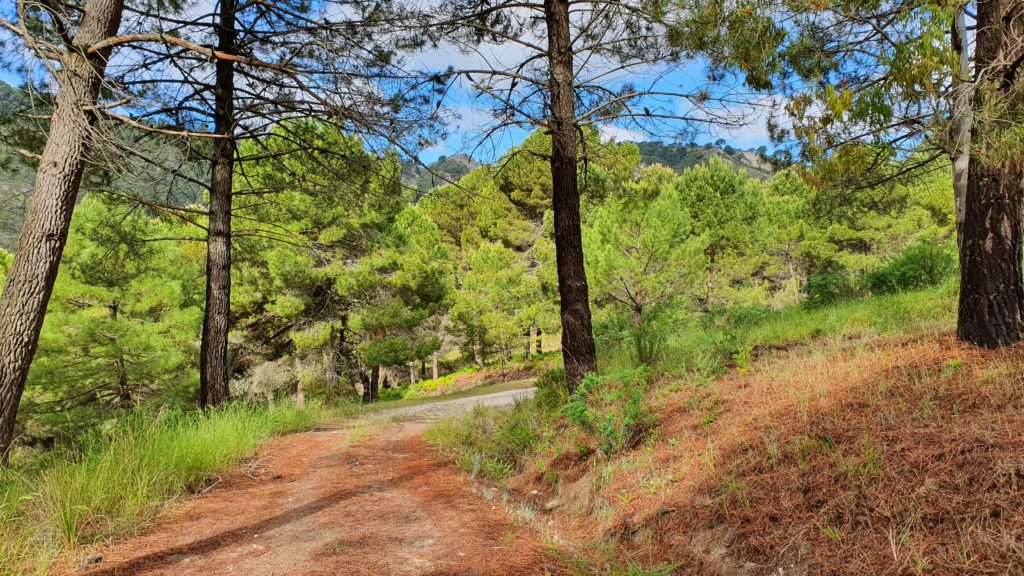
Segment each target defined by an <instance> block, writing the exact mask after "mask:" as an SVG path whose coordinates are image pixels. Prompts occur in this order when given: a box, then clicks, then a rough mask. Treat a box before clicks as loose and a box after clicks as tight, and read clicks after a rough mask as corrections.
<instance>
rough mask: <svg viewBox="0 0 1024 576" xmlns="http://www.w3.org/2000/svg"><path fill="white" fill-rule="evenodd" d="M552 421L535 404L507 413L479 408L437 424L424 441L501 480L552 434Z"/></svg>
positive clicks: (476, 471)
mask: <svg viewBox="0 0 1024 576" xmlns="http://www.w3.org/2000/svg"><path fill="white" fill-rule="evenodd" d="M552 420H553V417H552V414H551V413H550V412H549V411H546V410H544V409H542V408H541V406H540V403H539V402H536V401H528V402H520V403H519V404H517V405H516V406H515V407H513V408H512V409H511V410H508V411H505V410H501V409H497V408H487V407H484V406H477V407H475V408H474V409H473V411H471V412H470V413H469V414H464V415H460V416H454V417H452V418H448V419H446V420H442V421H440V422H438V423H436V424H434V425H433V426H431V427H430V429H429V430H427V433H426V434H425V436H424V438H425V439H426V440H427V442H428V443H430V444H431V445H432V446H434V447H436V448H438V449H439V450H441V451H443V452H445V453H447V454H448V455H449V456H451V457H452V458H453V459H454V460H455V462H456V463H458V465H459V467H461V468H463V469H464V470H467V471H469V472H470V473H472V474H473V475H478V474H479V475H481V476H483V477H485V478H487V479H489V480H493V481H500V480H502V479H504V478H506V477H507V476H509V475H510V474H512V472H513V471H514V470H515V469H516V467H517V466H518V465H519V463H520V461H521V460H522V459H523V458H524V457H525V456H526V455H527V454H529V453H531V452H532V450H533V448H534V446H535V445H536V444H537V442H538V441H539V440H540V439H541V438H543V437H544V435H545V434H548V433H550V430H551V426H550V424H551V421H552Z"/></svg>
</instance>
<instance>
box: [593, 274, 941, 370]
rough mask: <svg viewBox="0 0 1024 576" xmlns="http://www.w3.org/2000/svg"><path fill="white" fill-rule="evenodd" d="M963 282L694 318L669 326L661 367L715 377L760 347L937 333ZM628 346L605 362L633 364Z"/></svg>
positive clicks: (745, 363)
mask: <svg viewBox="0 0 1024 576" xmlns="http://www.w3.org/2000/svg"><path fill="white" fill-rule="evenodd" d="M956 305H957V286H956V282H947V283H945V284H943V285H941V286H938V287H935V288H929V289H926V290H920V291H913V292H903V293H899V294H892V295H886V296H876V297H872V298H863V299H855V300H846V301H842V302H839V303H838V304H835V305H832V306H825V307H821V308H806V307H804V306H791V307H788V308H783V309H781V310H775V311H760V310H757V311H750V312H749V313H747V314H743V313H737V312H733V313H731V314H730V313H727V314H725V315H723V317H722V318H721V319H719V320H718V321H717V322H713V321H704V322H701V321H694V322H690V323H689V324H686V325H682V326H668V327H665V328H663V329H665V330H666V331H667V332H668V333H669V335H668V338H667V339H666V344H665V350H664V352H663V354H662V357H663V358H664V359H665V360H664V362H663V363H662V365H661V366H660V367H661V369H662V370H663V371H664V372H666V373H670V374H682V373H691V374H697V375H704V376H707V377H710V378H714V377H717V376H720V375H721V374H722V373H724V372H725V371H726V370H727V369H728V368H730V367H739V368H744V367H747V366H748V365H749V362H750V356H751V354H752V353H753V352H754V351H756V350H759V349H763V348H771V347H789V346H794V345H799V344H803V343H807V342H810V341H812V340H815V339H819V338H829V337H831V338H841V337H859V336H870V335H879V334H901V333H915V334H923V333H936V332H940V331H943V330H950V329H952V328H953V325H954V322H955V320H956ZM628 352H629V351H628V350H625V349H622V350H609V351H607V352H606V354H605V358H603V359H602V360H603V362H602V367H606V366H610V367H614V366H622V365H629V364H631V361H630V360H629V354H628Z"/></svg>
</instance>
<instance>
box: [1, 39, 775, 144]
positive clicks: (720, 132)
mask: <svg viewBox="0 0 1024 576" xmlns="http://www.w3.org/2000/svg"><path fill="white" fill-rule="evenodd" d="M521 57H522V54H520V51H519V50H517V47H516V46H515V45H509V44H504V45H495V46H489V47H486V48H484V49H482V50H478V53H477V54H465V53H462V52H460V51H458V50H455V49H453V48H451V47H450V46H449V47H445V46H441V47H437V48H434V49H432V50H429V51H427V52H424V53H421V54H417V55H415V56H413V57H412V59H411V63H412V64H413V65H414V66H416V65H418V66H422V67H424V68H426V69H430V70H443V69H444V68H447V67H448V66H454V67H455V68H456V69H468V68H478V69H479V68H486V67H487V62H490V63H491V64H495V63H497V64H498V67H499V68H501V67H503V64H502V63H503V62H516V61H517V59H519V58H521ZM598 72H600V69H598ZM703 76H704V75H703V66H702V64H701V63H699V62H696V63H691V64H689V65H686V66H683V67H680V68H678V69H675V70H672V71H671V72H669V73H664V71H663V70H659V69H658V68H656V67H653V68H651V69H649V70H646V71H643V70H641V71H639V72H638V73H631V75H628V74H627V75H624V76H620V77H617V78H613V79H611V81H610V82H609V84H608V85H609V86H614V85H615V84H616V83H620V84H621V83H625V82H631V83H636V84H638V85H644V83H645V82H646V83H647V86H648V87H652V88H656V89H659V90H664V91H666V92H686V91H690V90H693V89H694V88H695V87H698V86H700V85H702V83H705V82H706V80H705V79H704V77H703ZM0 80H2V81H3V82H6V83H7V84H11V85H14V86H17V85H20V84H22V83H23V81H24V78H23V77H22V76H20V75H19V74H17V73H14V72H11V71H9V70H4V69H3V68H2V67H0ZM747 97H749V95H748V96H747ZM680 102H683V101H682V100H679V99H676V100H672V99H662V100H661V101H652V102H651V103H650V104H649V105H650V106H651V108H652V109H655V110H658V109H660V110H666V111H675V112H678V111H680V110H681V109H682V105H681V104H680ZM447 106H449V107H450V108H451V109H453V110H454V111H455V113H456V114H457V116H459V118H457V119H455V120H454V121H453V122H452V124H451V126H450V127H449V130H448V131H449V136H448V137H447V138H446V139H444V140H443V141H441V142H438V143H437V144H435V145H434V146H431V147H429V148H427V149H425V150H423V151H421V153H420V155H419V157H420V160H421V161H422V162H425V163H429V162H433V161H435V160H437V159H438V158H439V157H440V156H442V155H444V156H451V155H454V154H459V153H465V154H471V155H472V156H473V157H474V158H475V159H477V160H479V161H482V162H491V161H494V160H495V159H497V158H498V157H499V156H501V155H502V154H503V153H505V152H506V151H507V150H508V149H509V148H510V147H512V146H514V145H516V144H518V143H520V142H522V141H523V139H525V138H526V136H527V135H529V133H530V130H528V129H525V128H512V129H508V130H505V131H503V132H500V133H497V134H493V135H492V136H491V137H490V138H487V139H485V140H482V139H481V135H482V130H483V129H484V128H486V127H487V126H488V125H489V123H490V122H491V121H492V117H491V115H490V110H489V106H488V103H487V102H483V101H480V100H479V99H475V98H473V97H472V96H471V94H470V92H469V88H468V85H466V83H465V80H463V81H462V83H461V84H460V85H459V86H458V87H457V88H456V89H455V90H454V91H453V93H449V100H448V102H447ZM600 129H601V131H602V133H603V134H605V136H606V137H608V138H615V139H616V140H618V141H627V140H629V141H640V140H672V135H673V133H674V132H675V131H676V130H675V129H673V128H672V127H671V126H670V127H669V129H668V130H662V131H661V132H662V133H661V134H657V135H651V134H649V133H645V131H644V130H641V129H639V126H621V125H607V124H606V125H603V126H601V127H600ZM719 138H724V139H725V140H726V141H728V142H729V143H730V144H731V145H732V146H734V147H736V148H756V147H758V146H761V145H767V146H769V148H771V143H770V141H769V139H768V135H767V131H766V129H765V116H764V114H760V115H754V116H751V118H750V119H749V121H745V122H744V123H743V124H742V125H741V126H737V127H735V128H732V129H725V128H721V127H716V126H711V127H708V128H707V129H706V130H705V131H703V132H700V133H697V134H694V135H691V136H688V137H686V138H685V140H693V141H695V142H697V143H701V144H702V143H705V142H713V141H715V140H718V139H719Z"/></svg>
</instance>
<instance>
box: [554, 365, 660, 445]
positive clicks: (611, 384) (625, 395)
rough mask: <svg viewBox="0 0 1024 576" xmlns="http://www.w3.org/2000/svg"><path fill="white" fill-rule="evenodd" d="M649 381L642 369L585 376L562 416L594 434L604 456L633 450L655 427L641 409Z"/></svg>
mask: <svg viewBox="0 0 1024 576" xmlns="http://www.w3.org/2000/svg"><path fill="white" fill-rule="evenodd" d="M648 379H649V373H648V370H647V368H646V367H645V366H641V367H638V368H634V369H633V370H628V371H624V372H622V373H619V374H612V375H608V376H604V377H598V376H595V375H593V374H591V375H588V376H587V377H586V378H585V379H584V380H583V383H581V384H580V386H579V387H578V388H577V389H576V390H575V391H574V392H573V393H572V395H571V396H570V397H569V402H568V403H567V404H566V405H565V407H564V408H562V414H563V415H565V417H566V419H567V420H569V421H570V422H572V423H573V424H576V425H577V426H579V427H580V428H582V429H584V430H586V431H588V432H592V433H596V434H597V435H598V436H599V438H600V445H599V447H598V448H599V449H600V450H601V452H603V453H605V454H612V453H614V452H617V451H618V450H621V449H622V448H628V447H630V446H633V445H634V444H635V443H636V441H637V440H639V439H641V438H642V437H643V435H644V434H645V433H646V432H647V431H648V430H649V429H650V428H651V427H652V426H653V424H654V415H653V413H652V412H651V411H650V410H649V409H648V408H647V407H646V406H645V405H644V396H645V393H646V392H647V388H648Z"/></svg>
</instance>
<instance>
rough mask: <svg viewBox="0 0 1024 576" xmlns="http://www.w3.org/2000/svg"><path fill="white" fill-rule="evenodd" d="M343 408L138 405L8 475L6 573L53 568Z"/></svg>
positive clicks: (2, 502) (2, 556) (1, 526)
mask: <svg viewBox="0 0 1024 576" xmlns="http://www.w3.org/2000/svg"><path fill="white" fill-rule="evenodd" d="M336 417H337V414H336V413H335V412H334V411H332V410H330V409H328V408H326V407H324V406H323V405H321V404H318V403H314V402H310V403H307V405H306V407H305V408H304V409H299V408H296V407H295V406H294V405H292V404H289V403H284V404H281V405H279V406H277V407H276V408H273V409H271V410H267V409H266V408H264V407H253V406H248V405H245V404H232V405H230V406H227V407H225V408H223V409H221V410H216V411H212V412H209V413H206V414H204V413H201V412H177V411H175V412H160V413H152V412H146V411H138V412H132V413H128V414H126V415H125V416H123V417H122V418H120V419H118V420H116V421H114V422H113V423H111V424H110V425H109V426H107V427H106V428H104V429H102V430H97V431H94V432H93V433H92V434H90V435H88V436H87V437H85V438H83V439H82V441H81V443H80V445H79V446H77V447H76V448H75V449H74V450H71V451H66V452H64V453H62V454H54V455H51V456H50V457H49V458H47V460H46V461H45V462H44V463H41V464H39V468H38V469H36V470H33V471H31V473H22V472H19V471H17V470H14V469H11V470H6V471H4V472H3V476H2V477H0V576H14V575H17V574H45V573H46V572H47V570H48V569H49V567H50V565H51V563H52V562H53V560H54V558H55V557H56V556H57V555H58V554H59V553H60V552H62V551H64V550H68V549H73V548H76V547H79V546H84V545H91V544H97V543H102V542H105V541H109V540H111V539H114V538H118V537H121V536H125V535H128V534H131V533H133V532H135V531H137V530H138V529H139V528H140V527H141V526H144V525H145V523H146V522H147V521H148V520H149V519H150V518H151V517H152V515H153V514H154V513H155V512H156V510H157V509H158V508H159V507H160V505H161V503H162V502H165V501H167V500H168V499H170V498H174V497H176V496H179V495H181V494H184V493H186V492H192V491H197V490H202V489H204V488H206V487H208V486H210V485H212V484H213V483H214V482H217V481H218V478H219V477H218V476H217V475H216V474H217V473H218V472H220V471H223V470H224V469H226V468H228V467H230V466H231V465H233V464H235V463H236V462H238V461H240V460H241V459H242V458H244V457H246V456H248V455H249V454H251V453H252V452H253V451H254V450H256V448H257V447H258V446H259V445H260V444H261V443H263V442H265V441H266V440H267V439H269V438H270V437H272V436H275V435H279V434H286V433H289V432H296V431H299V430H304V429H308V428H311V427H313V426H316V425H317V424H320V423H322V422H325V421H327V420H329V419H333V418H336Z"/></svg>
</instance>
